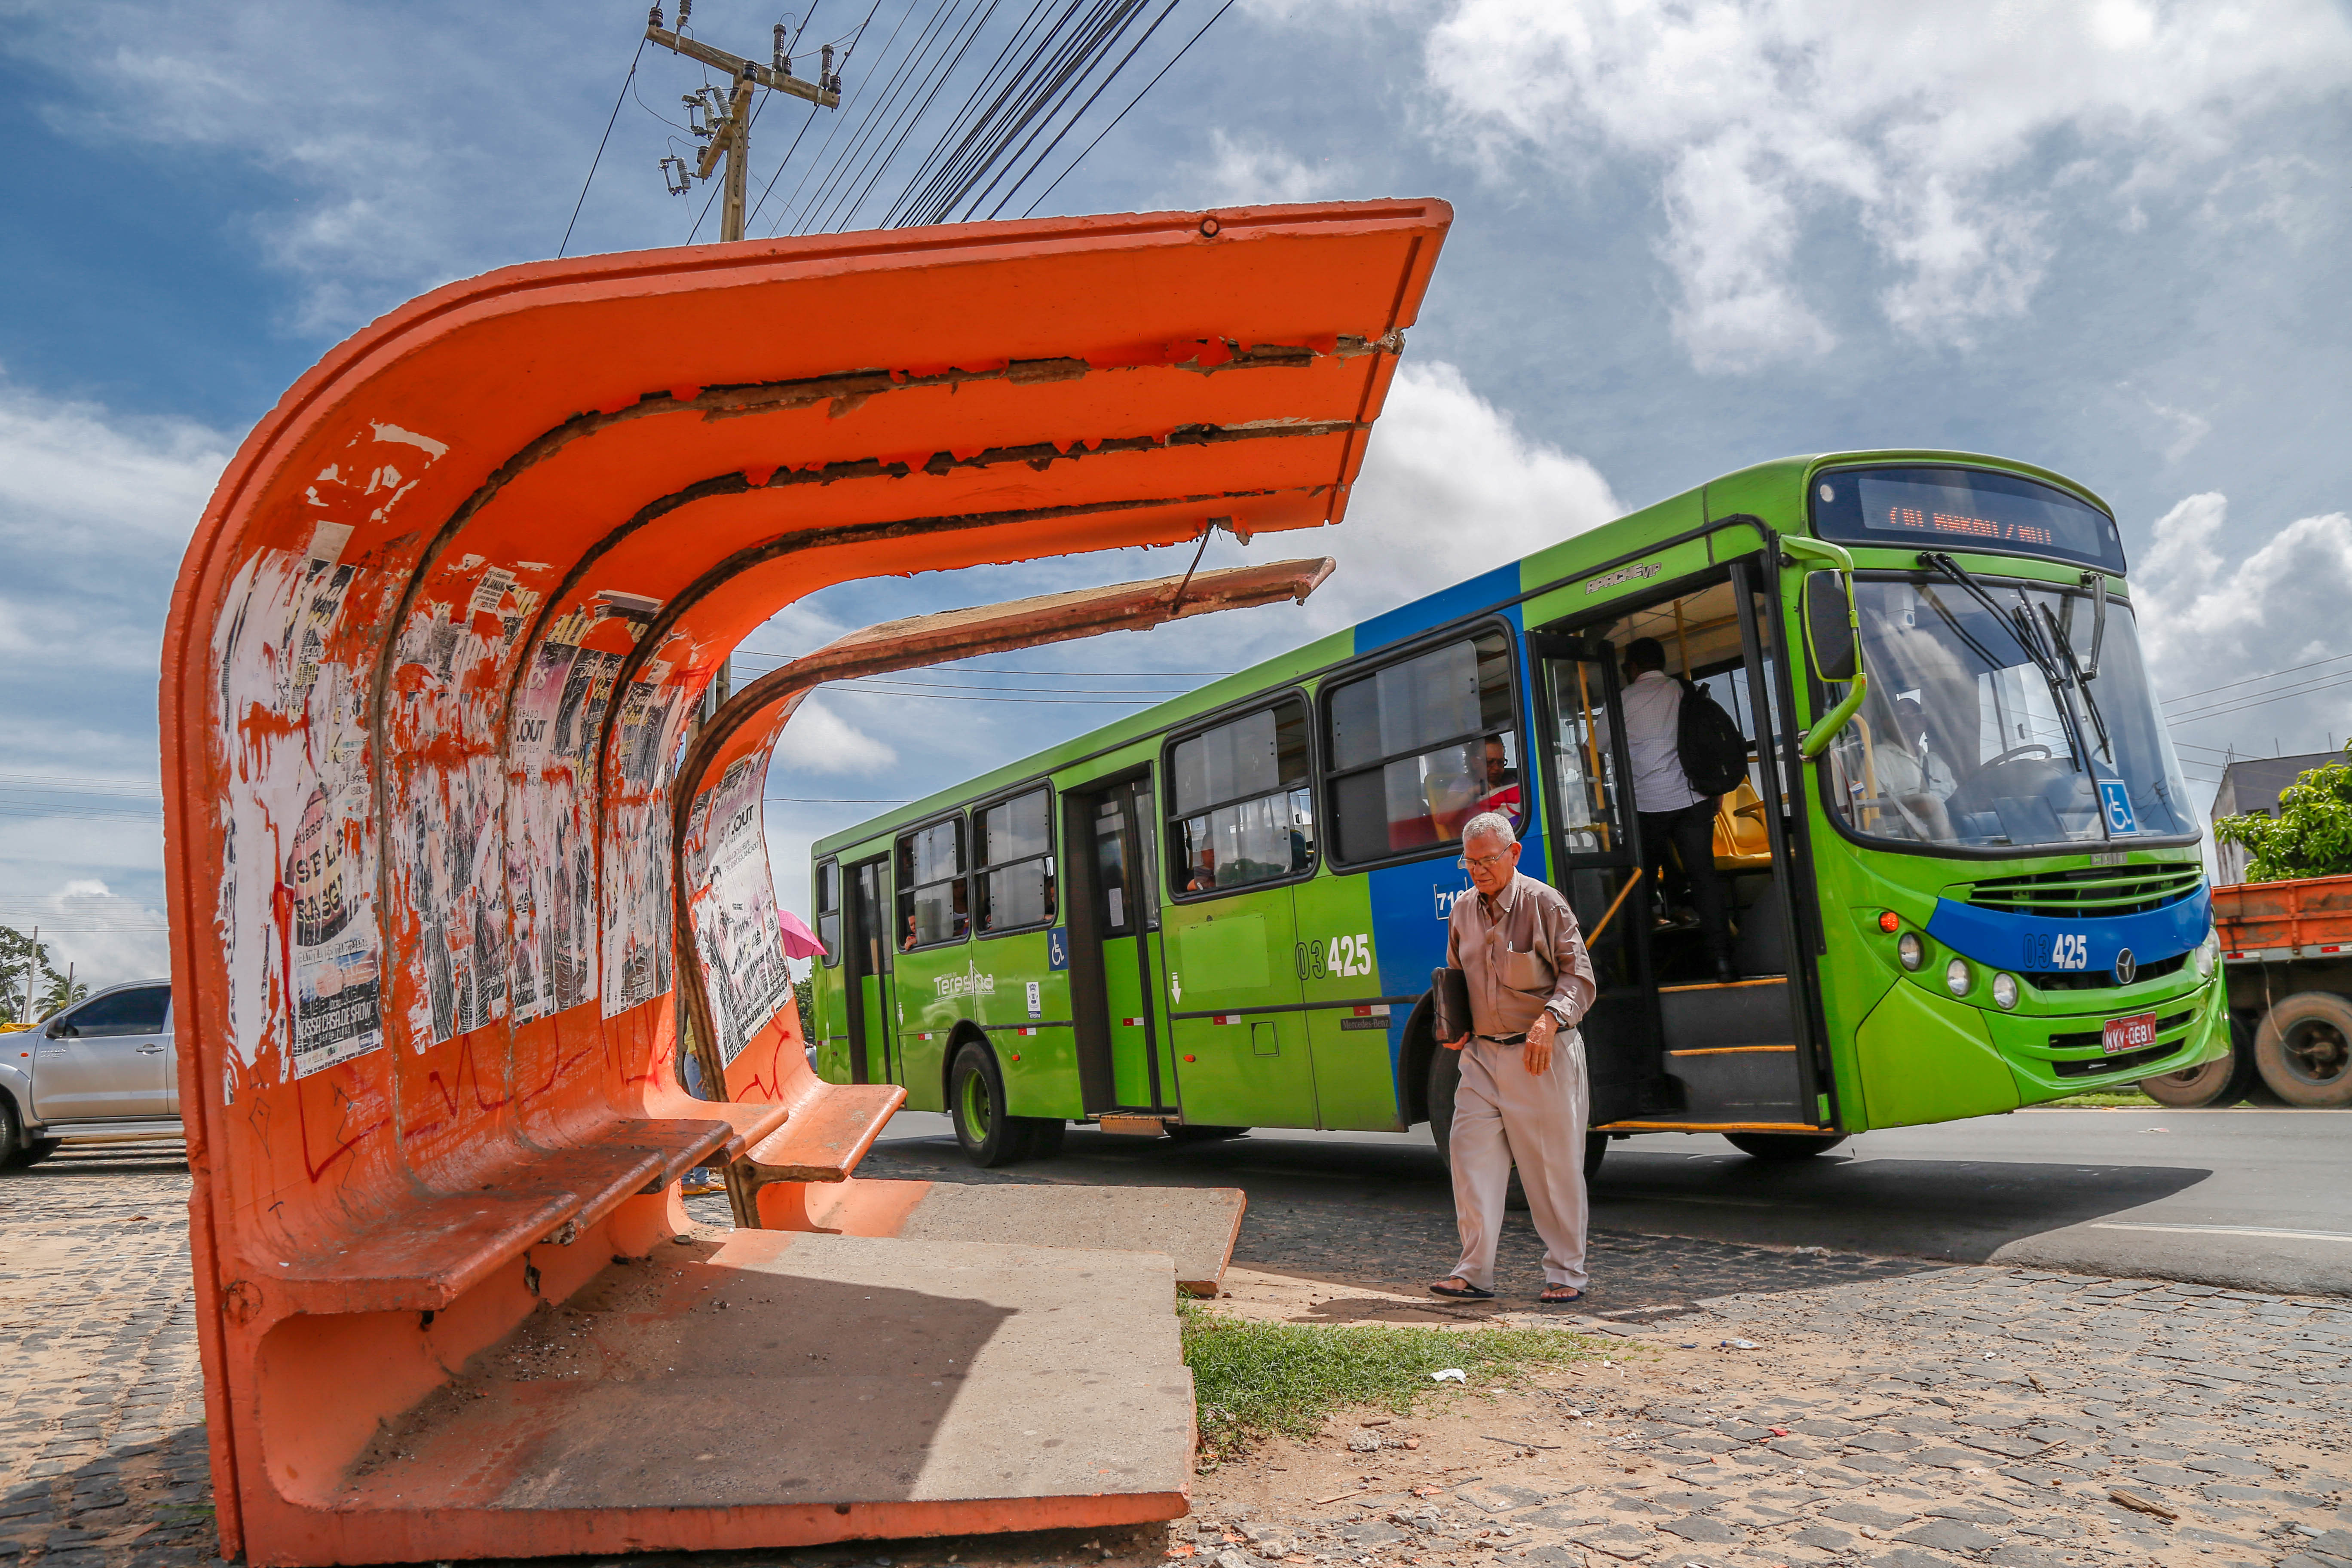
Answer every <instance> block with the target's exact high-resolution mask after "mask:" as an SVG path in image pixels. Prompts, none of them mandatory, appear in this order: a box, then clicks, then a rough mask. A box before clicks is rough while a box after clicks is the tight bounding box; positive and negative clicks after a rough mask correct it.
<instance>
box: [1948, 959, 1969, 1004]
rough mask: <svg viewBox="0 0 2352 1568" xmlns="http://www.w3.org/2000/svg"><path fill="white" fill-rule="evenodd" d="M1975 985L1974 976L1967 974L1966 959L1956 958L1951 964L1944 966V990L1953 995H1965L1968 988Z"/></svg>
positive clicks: (1967, 965)
mask: <svg viewBox="0 0 2352 1568" xmlns="http://www.w3.org/2000/svg"><path fill="white" fill-rule="evenodd" d="M1974 984H1976V976H1975V975H1973V974H1970V973H1969V961H1968V960H1967V959H1965V958H1956V959H1954V960H1952V962H1951V963H1948V964H1946V965H1944V989H1946V990H1947V991H1949V992H1950V993H1951V994H1953V995H1955V996H1965V995H1967V994H1969V988H1970V987H1971V986H1973V985H1974Z"/></svg>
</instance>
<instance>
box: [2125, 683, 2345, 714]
mask: <svg viewBox="0 0 2352 1568" xmlns="http://www.w3.org/2000/svg"><path fill="white" fill-rule="evenodd" d="M2341 686H2352V675H2341V674H2339V675H2334V676H2330V677H2328V678H2326V679H2321V680H2318V681H2315V682H2312V683H2311V684H2308V685H2304V686H2295V687H2290V688H2289V689H2286V690H2284V691H2273V692H2271V693H2269V694H2268V695H2267V696H2261V697H2255V698H2252V699H2251V700H2247V701H2243V702H2222V703H2217V704H2215V705H2214V706H2213V707H2210V708H2203V709H2200V710H2198V711H2196V712H2194V713H2180V714H2169V713H2168V714H2167V715H2165V720H2164V721H2165V723H2167V724H2168V725H2179V724H2195V723H2198V722H2200V721H2204V720H2207V719H2214V718H2219V717H2221V715H2222V714H2225V713H2242V712H2244V711H2245V710H2247V709H2249V708H2262V707H2265V706H2267V705H2268V704H2270V703H2273V702H2284V701H2285V700H2287V699H2288V698H2290V697H2315V696H2317V695H2318V694H2319V693H2320V692H2323V691H2333V690H2335V689H2336V688H2338V687H2341Z"/></svg>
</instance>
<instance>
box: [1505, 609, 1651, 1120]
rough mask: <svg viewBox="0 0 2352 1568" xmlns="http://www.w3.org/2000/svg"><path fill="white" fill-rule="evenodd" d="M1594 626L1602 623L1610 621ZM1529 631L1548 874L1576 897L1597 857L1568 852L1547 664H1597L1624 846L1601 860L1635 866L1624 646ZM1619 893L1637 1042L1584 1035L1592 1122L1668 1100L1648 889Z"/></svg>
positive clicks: (1637, 845)
mask: <svg viewBox="0 0 2352 1568" xmlns="http://www.w3.org/2000/svg"><path fill="white" fill-rule="evenodd" d="M1607 618H1608V619H1612V620H1613V619H1615V618H1616V616H1615V615H1614V614H1612V615H1610V616H1608V617H1607ZM1597 624H1605V621H1604V622H1599V623H1597ZM1526 637H1527V645H1528V664H1529V666H1530V667H1531V668H1532V669H1533V672H1534V675H1535V680H1534V682H1533V685H1534V696H1535V699H1536V701H1537V703H1538V713H1537V718H1538V723H1537V725H1536V726H1535V728H1536V742H1537V745H1538V747H1539V748H1540V754H1541V756H1542V759H1543V775H1542V776H1543V784H1544V794H1545V795H1546V797H1547V800H1546V805H1547V807H1548V809H1547V810H1546V811H1545V813H1544V833H1545V850H1546V853H1547V861H1548V864H1547V869H1548V870H1549V873H1550V880H1551V883H1552V886H1553V887H1555V888H1558V889H1559V891H1560V893H1561V896H1562V897H1565V898H1570V899H1571V900H1572V897H1573V896H1572V895H1571V894H1570V891H1569V889H1568V888H1566V887H1562V886H1561V884H1562V883H1565V882H1568V881H1569V880H1570V869H1571V868H1572V865H1573V863H1574V861H1576V860H1593V859H1597V857H1593V856H1589V855H1577V856H1571V855H1570V851H1569V847H1568V837H1567V833H1566V830H1565V826H1564V825H1563V820H1562V819H1563V817H1564V816H1565V813H1563V812H1562V810H1561V809H1560V807H1561V805H1562V804H1563V803H1562V802H1561V801H1560V800H1559V776H1560V775H1559V713H1558V711H1557V709H1556V707H1555V693H1554V692H1553V691H1552V689H1551V680H1550V672H1549V669H1548V668H1545V667H1546V666H1548V665H1549V663H1550V662H1551V661H1552V660H1554V659H1573V660H1580V661H1585V662H1589V663H1592V664H1597V665H1599V666H1600V669H1601V709H1602V710H1603V711H1604V712H1605V713H1606V714H1607V715H1608V719H1609V751H1610V761H1611V763H1612V765H1613V767H1614V769H1615V775H1616V778H1617V779H1618V781H1619V789H1618V801H1619V805H1618V813H1617V815H1618V825H1617V826H1618V831H1619V835H1620V838H1621V842H1622V849H1621V850H1620V851H1619V853H1618V854H1616V855H1612V856H1611V857H1609V858H1607V859H1605V860H1601V861H1600V863H1601V864H1602V865H1607V866H1619V865H1627V866H1630V867H1631V868H1633V869H1635V870H1638V869H1639V868H1641V866H1642V864H1643V853H1642V818H1641V813H1640V812H1638V811H1636V810H1635V809H1634V808H1633V754H1632V752H1631V751H1630V750H1629V748H1628V747H1627V745H1626V739H1625V708H1624V703H1623V700H1622V687H1621V685H1620V682H1619V681H1618V679H1617V659H1618V657H1619V655H1620V651H1621V650H1619V649H1618V648H1616V647H1613V646H1612V645H1611V644H1610V643H1609V642H1608V641H1607V640H1606V639H1603V638H1601V637H1580V636H1577V635H1574V634H1569V633H1559V632H1528V633H1527V634H1526ZM1629 889H1630V890H1629ZM1620 892H1621V894H1622V895H1623V897H1622V902H1621V904H1620V906H1619V908H1618V910H1617V918H1616V920H1615V921H1611V922H1610V923H1611V927H1612V931H1614V932H1616V933H1617V934H1618V935H1620V936H1621V937H1622V940H1625V941H1627V942H1630V943H1631V944H1632V956H1633V979H1632V984H1631V990H1632V992H1633V995H1632V996H1630V997H1626V998H1624V1000H1625V1001H1626V1002H1627V1003H1629V1004H1630V1005H1631V1008H1632V1016H1633V1019H1634V1020H1636V1033H1637V1037H1636V1038H1635V1039H1634V1040H1633V1041H1632V1042H1630V1045H1631V1047H1632V1048H1631V1049H1630V1050H1625V1049H1622V1048H1619V1047H1621V1046H1622V1044H1624V1042H1616V1041H1611V1042H1596V1041H1595V1040H1593V1039H1591V1038H1588V1039H1587V1040H1586V1041H1585V1061H1586V1070H1587V1073H1588V1075H1589V1081H1590V1085H1591V1110H1590V1112H1589V1117H1588V1120H1589V1123H1590V1125H1591V1126H1594V1127H1599V1126H1601V1125H1603V1124H1604V1123H1607V1122H1611V1121H1627V1120H1630V1119H1632V1118H1634V1117H1638V1116H1642V1115H1645V1114H1648V1113H1652V1112H1655V1111H1659V1110H1665V1109H1667V1106H1668V1104H1669V1101H1670V1098H1671V1091H1670V1090H1669V1089H1668V1087H1667V1084H1666V1078H1665V1035H1664V1020H1663V1019H1662V1017H1661V1016H1660V1010H1659V1003H1658V987H1657V981H1656V976H1655V973H1654V970H1653V966H1652V964H1651V961H1650V923H1649V921H1648V918H1647V916H1648V911H1649V900H1648V896H1647V895H1648V889H1643V888H1642V887H1640V886H1639V885H1638V884H1621V886H1620ZM1626 905H1631V906H1632V908H1630V909H1628V908H1626V907H1625V906H1626ZM1591 914H1592V920H1591V922H1589V923H1588V922H1587V921H1585V920H1584V917H1583V915H1582V914H1580V915H1579V916H1578V923H1579V925H1580V927H1584V928H1585V929H1588V930H1589V929H1591V926H1593V925H1598V924H1599V923H1600V921H1601V918H1602V914H1603V911H1601V910H1594V911H1591ZM1620 922H1623V923H1622V924H1621V923H1620ZM1610 934H1611V932H1609V931H1604V932H1603V933H1602V935H1603V937H1604V938H1606V937H1608V936H1609V935H1610ZM1598 978H1599V970H1598V966H1597V965H1596V968H1595V979H1596V981H1597V980H1598ZM1593 1005H1594V1006H1595V1007H1596V1008H1598V1007H1599V1006H1600V1005H1601V1003H1600V999H1599V998H1598V997H1596V998H1595V999H1594V1003H1593ZM1604 1022H1605V1020H1604ZM1604 1060H1606V1061H1608V1062H1610V1064H1611V1065H1612V1066H1613V1065H1615V1063H1616V1062H1618V1061H1622V1060H1631V1061H1633V1063H1635V1064H1637V1066H1638V1067H1639V1068H1640V1071H1639V1073H1638V1074H1637V1075H1634V1076H1632V1077H1629V1078H1626V1079H1616V1078H1615V1075H1613V1074H1612V1081H1610V1082H1607V1083H1604V1082H1603V1080H1602V1075H1601V1070H1600V1069H1601V1063H1602V1061H1604ZM1604 1090H1606V1091H1609V1097H1608V1098H1607V1099H1604ZM1619 1099H1622V1101H1623V1103H1622V1104H1621V1103H1615V1101H1616V1100H1619Z"/></svg>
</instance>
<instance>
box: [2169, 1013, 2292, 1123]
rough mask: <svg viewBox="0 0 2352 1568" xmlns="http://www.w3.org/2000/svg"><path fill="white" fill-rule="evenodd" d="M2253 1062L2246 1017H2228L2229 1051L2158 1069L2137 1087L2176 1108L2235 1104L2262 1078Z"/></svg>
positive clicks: (2198, 1108) (2252, 1043) (2252, 1045)
mask: <svg viewBox="0 0 2352 1568" xmlns="http://www.w3.org/2000/svg"><path fill="white" fill-rule="evenodd" d="M2261 1077H2262V1075H2261V1073H2260V1072H2259V1071H2258V1070H2257V1069H2256V1068H2255V1066H2254V1040H2253V1031H2252V1029H2250V1028H2248V1027H2247V1026H2246V1021H2245V1020H2244V1019H2242V1018H2240V1017H2237V1016H2231V1019H2230V1054H2229V1055H2228V1056H2226V1057H2221V1058H2216V1059H2214V1060H2212V1061H2210V1062H2203V1063H2200V1064H2199V1065H2198V1066H2196V1067H2193V1068H2183V1069H2182V1070H2180V1071H2179V1072H2168V1073H2161V1074H2159V1075H2158V1076H2157V1077H2155V1078H2144V1079H2140V1080H2139V1091H2140V1092H2141V1093H2142V1094H2144V1095H2146V1096H2147V1097H2148V1098H2149V1099H2150V1100H2154V1101H2156V1102H2157V1103H2158V1105H2169V1106H2171V1107H2173V1108H2174V1109H2175V1110H2201V1109H2203V1108H2204V1107H2206V1106H2209V1105H2235V1104H2237V1103H2238V1101H2240V1100H2243V1099H2245V1098H2246V1091H2247V1090H2248V1089H2252V1088H2253V1087H2254V1085H2255V1084H2256V1083H2257V1082H2259V1081H2260V1080H2261Z"/></svg>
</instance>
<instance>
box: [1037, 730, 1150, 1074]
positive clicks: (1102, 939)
mask: <svg viewBox="0 0 2352 1568" xmlns="http://www.w3.org/2000/svg"><path fill="white" fill-rule="evenodd" d="M1154 821H1155V818H1154V816H1153V808H1152V798H1151V780H1150V776H1149V775H1148V774H1145V775H1139V776H1136V777H1133V778H1129V779H1123V780H1121V781H1120V782H1118V783H1117V784H1110V785H1107V786H1104V787H1101V788H1097V789H1092V790H1088V791H1086V792H1084V793H1077V792H1073V793H1072V794H1070V795H1067V796H1066V797H1065V804H1064V816H1063V827H1064V842H1065V843H1066V846H1067V849H1068V853H1067V854H1066V857H1065V859H1064V863H1065V865H1066V866H1067V868H1068V869H1069V873H1070V880H1071V884H1072V886H1071V904H1070V938H1071V942H1070V976H1071V1005H1072V1011H1073V1013H1074V1015H1075V1017H1074V1022H1075V1023H1076V1028H1077V1042H1078V1069H1079V1070H1078V1078H1079V1085H1080V1092H1081V1094H1082V1096H1083V1097H1084V1100H1085V1104H1086V1110H1087V1113H1088V1114H1089V1115H1099V1114H1101V1113H1102V1112H1104V1111H1107V1110H1108V1111H1133V1112H1139V1113H1153V1112H1172V1111H1173V1110H1174V1104H1173V1100H1174V1094H1173V1090H1174V1089H1175V1082H1174V1079H1173V1077H1172V1076H1171V1072H1170V1065H1171V1064H1170V1063H1169V1062H1168V1060H1167V1038H1168V1020H1167V1016H1166V1015H1167V1009H1166V1006H1165V1005H1164V1004H1163V1003H1162V1002H1161V1001H1160V997H1161V996H1162V994H1164V991H1165V987H1164V985H1163V984H1162V975H1161V970H1160V963H1161V958H1160V900H1159V898H1158V897H1157V891H1158V877H1157V872H1156V870H1155V863H1156V859H1157V857H1155V856H1154V855H1153V853H1152V849H1153V845H1152V826H1153V823H1154Z"/></svg>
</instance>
